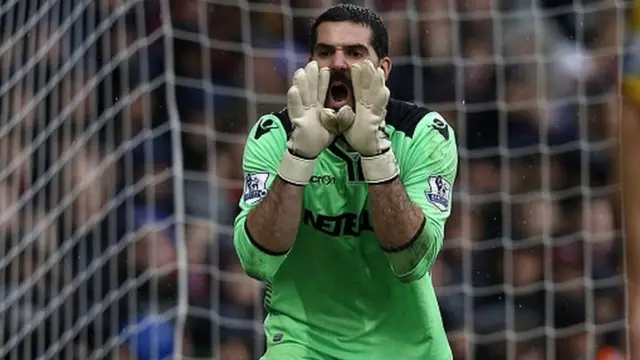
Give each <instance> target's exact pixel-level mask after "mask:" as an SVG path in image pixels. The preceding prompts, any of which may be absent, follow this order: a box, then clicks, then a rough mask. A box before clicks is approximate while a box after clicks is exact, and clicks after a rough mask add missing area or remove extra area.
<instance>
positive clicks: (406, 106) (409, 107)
mask: <svg viewBox="0 0 640 360" xmlns="http://www.w3.org/2000/svg"><path fill="white" fill-rule="evenodd" d="M386 123H387V125H391V126H392V127H393V128H394V130H395V131H400V132H402V133H404V135H405V136H406V137H409V138H414V137H415V136H416V135H418V133H423V132H424V131H426V132H428V133H429V132H434V134H433V135H435V134H438V135H439V136H440V137H442V138H443V140H445V141H446V140H449V139H451V138H453V137H454V134H453V129H451V127H450V126H449V124H448V123H447V121H446V120H445V119H444V117H443V116H442V115H441V114H440V113H438V112H437V111H434V110H432V109H429V108H427V107H424V106H419V105H416V104H413V103H410V102H406V101H400V100H395V99H391V100H389V104H388V105H387V116H386Z"/></svg>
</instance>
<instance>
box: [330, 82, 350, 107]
mask: <svg viewBox="0 0 640 360" xmlns="http://www.w3.org/2000/svg"><path fill="white" fill-rule="evenodd" d="M329 94H330V95H331V98H332V99H333V100H334V101H335V102H343V101H345V100H347V96H349V89H348V88H347V85H345V84H343V83H335V84H332V85H331V88H330V89H329Z"/></svg>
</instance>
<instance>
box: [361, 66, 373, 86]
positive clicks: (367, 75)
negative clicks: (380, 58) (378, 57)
mask: <svg viewBox="0 0 640 360" xmlns="http://www.w3.org/2000/svg"><path fill="white" fill-rule="evenodd" d="M375 74H376V68H375V66H373V63H372V62H371V61H369V60H365V61H363V64H362V76H361V78H360V86H361V87H362V89H363V90H368V89H370V88H371V83H372V81H373V78H374V76H375Z"/></svg>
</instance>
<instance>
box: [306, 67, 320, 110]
mask: <svg viewBox="0 0 640 360" xmlns="http://www.w3.org/2000/svg"><path fill="white" fill-rule="evenodd" d="M304 72H305V73H306V75H307V85H308V86H309V88H308V90H307V91H308V94H309V95H308V96H309V102H310V103H309V105H310V104H311V102H314V101H316V99H318V63H317V62H315V61H310V62H309V63H308V64H307V66H305V68H304Z"/></svg>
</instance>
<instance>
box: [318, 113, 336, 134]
mask: <svg viewBox="0 0 640 360" xmlns="http://www.w3.org/2000/svg"><path fill="white" fill-rule="evenodd" d="M320 123H321V124H322V126H323V127H324V128H325V129H327V131H329V132H330V133H332V134H334V135H337V134H339V131H338V121H337V119H336V112H335V110H333V109H327V108H324V109H322V112H321V113H320Z"/></svg>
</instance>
